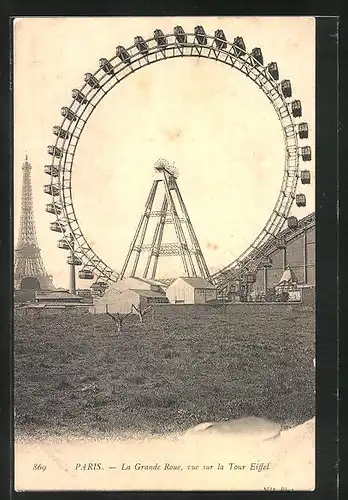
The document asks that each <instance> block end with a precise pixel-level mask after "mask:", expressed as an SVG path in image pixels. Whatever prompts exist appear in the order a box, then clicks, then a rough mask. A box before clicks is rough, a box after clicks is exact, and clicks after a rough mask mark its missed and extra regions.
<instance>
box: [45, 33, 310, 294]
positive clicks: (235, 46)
mask: <svg viewBox="0 0 348 500" xmlns="http://www.w3.org/2000/svg"><path fill="white" fill-rule="evenodd" d="M177 57H200V58H205V59H211V60H213V61H216V62H219V63H222V64H226V65H228V66H230V67H231V68H234V69H236V70H238V71H240V72H241V73H243V74H244V75H246V76H247V77H248V78H249V79H250V80H252V81H253V82H254V83H255V85H256V86H257V88H258V89H260V90H261V91H262V92H263V93H264V95H265V96H266V97H267V99H268V100H269V101H270V103H271V105H272V106H273V108H274V111H275V113H276V116H277V117H278V119H279V122H280V125H281V127H282V130H283V137H284V149H285V160H284V168H283V179H282V183H281V186H280V190H279V196H278V198H277V201H276V203H275V206H274V209H273V210H272V213H271V214H270V216H269V218H268V220H267V221H266V223H265V225H264V227H263V229H262V231H261V232H260V233H259V234H258V235H257V236H256V238H255V240H254V241H253V242H252V244H251V245H250V246H249V247H248V248H247V249H246V250H245V251H244V252H243V254H242V255H241V256H239V257H238V259H236V260H235V261H234V262H232V263H230V264H229V265H228V266H226V267H225V268H224V269H222V270H221V271H219V272H218V273H216V274H215V275H213V276H212V280H213V282H214V283H216V284H217V285H218V286H220V285H222V283H223V282H224V281H225V280H226V278H227V277H228V276H229V275H233V274H234V271H235V270H237V269H239V268H240V266H241V263H243V265H245V263H246V262H250V259H252V258H253V256H255V255H256V254H257V252H258V249H260V248H261V247H263V246H264V245H265V243H266V242H267V240H269V239H270V238H271V239H272V238H274V237H275V236H276V235H277V234H278V233H279V231H280V230H281V229H282V227H283V225H284V222H285V220H286V219H287V217H288V215H289V212H290V209H291V206H292V204H293V201H294V199H295V197H296V195H295V193H296V187H297V183H298V178H299V163H300V156H302V159H303V160H310V159H311V150H310V146H306V147H302V148H301V147H300V146H299V138H300V139H301V138H307V137H308V125H307V124H306V123H301V124H296V120H295V118H297V117H299V116H301V114H302V109H301V102H300V101H298V100H295V101H291V100H290V98H291V97H292V90H291V84H290V81H289V80H283V81H282V82H279V81H278V80H279V73H278V67H277V63H275V62H271V63H269V64H268V65H264V62H263V56H262V52H261V50H260V49H259V48H255V49H253V50H252V51H251V52H248V51H247V50H246V48H245V45H244V41H243V39H242V38H241V37H237V38H235V39H234V41H233V43H231V42H228V41H227V40H226V37H225V35H224V33H223V31H222V30H217V31H216V32H215V34H214V36H211V35H208V34H206V33H205V32H204V29H203V28H202V27H201V26H197V27H196V28H195V30H194V33H185V32H184V30H183V29H182V28H181V27H176V28H175V29H174V32H173V33H169V34H163V32H162V31H161V30H155V32H154V36H153V37H152V38H149V39H147V40H144V39H143V38H142V37H135V43H134V45H132V46H130V47H128V48H127V49H125V48H124V47H122V46H119V47H117V49H116V55H114V56H113V57H111V58H110V59H106V58H102V59H100V61H99V68H98V69H97V70H96V71H95V72H94V73H86V74H85V83H84V84H83V85H82V86H81V87H80V89H74V90H73V91H72V101H71V103H70V104H69V106H66V107H64V108H62V115H63V120H62V122H61V124H60V126H55V127H54V128H53V132H54V134H55V135H56V136H57V138H56V141H55V145H51V146H49V147H48V152H49V154H51V155H52V158H53V159H52V163H51V165H46V166H45V171H46V173H48V174H49V175H50V176H51V183H50V184H48V185H46V186H45V192H46V193H47V194H50V195H51V196H52V203H50V204H48V205H47V206H46V210H47V211H48V212H50V213H53V214H55V216H56V221H55V222H53V223H51V229H52V230H54V231H57V232H60V233H62V235H63V239H62V240H60V242H59V243H58V246H59V247H60V248H65V249H69V248H70V249H71V250H72V244H71V237H72V239H73V241H74V249H73V251H74V254H75V256H76V262H77V263H78V264H80V265H82V266H83V269H82V271H80V273H82V275H81V276H80V277H86V278H89V279H92V278H93V277H97V278H99V279H101V280H102V281H104V282H105V283H107V282H110V281H117V279H118V273H117V272H116V271H114V270H113V269H112V268H111V267H110V266H109V265H107V264H106V263H105V262H104V261H103V259H101V258H100V257H99V256H98V255H97V254H96V253H95V252H94V250H93V249H92V247H91V246H90V245H89V243H88V242H87V240H86V238H85V236H84V234H83V232H82V230H81V228H80V226H79V223H78V219H77V216H76V213H75V209H74V205H73V195H72V170H73V164H74V156H75V153H76V149H77V146H78V143H79V140H80V137H81V134H82V133H83V130H84V128H85V126H86V124H87V122H88V120H89V119H90V117H91V116H92V114H93V112H94V110H95V109H96V107H97V106H98V104H99V103H100V102H101V101H102V100H103V99H104V97H105V96H106V95H107V94H108V93H109V92H110V91H111V90H112V89H113V88H114V87H115V86H116V85H118V84H119V83H121V82H122V81H123V80H124V79H126V78H127V77H128V76H130V75H132V74H133V73H135V72H136V71H138V70H140V69H142V68H144V67H146V66H149V65H150V64H153V63H156V62H161V61H166V60H168V59H173V58H177ZM300 127H302V128H304V129H305V131H304V132H302V134H301V130H300ZM301 180H302V179H301ZM297 196H304V195H297Z"/></svg>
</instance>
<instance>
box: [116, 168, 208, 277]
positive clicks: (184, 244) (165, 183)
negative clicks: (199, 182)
mask: <svg viewBox="0 0 348 500" xmlns="http://www.w3.org/2000/svg"><path fill="white" fill-rule="evenodd" d="M155 171H156V177H155V180H154V181H153V184H152V187H151V190H150V193H149V196H148V198H147V201H146V204H145V210H144V212H143V215H142V216H141V218H140V221H139V224H138V226H137V229H136V231H135V234H134V237H133V240H132V243H131V245H130V247H129V250H128V253H127V256H126V259H125V262H124V264H123V267H122V269H121V272H120V274H119V277H118V280H121V279H123V278H124V277H128V276H129V277H135V276H136V277H140V276H139V275H140V274H141V270H140V266H139V260H140V256H141V254H142V253H147V254H148V255H147V258H146V260H145V265H144V266H143V271H142V277H143V278H145V279H146V278H150V279H155V278H156V272H157V266H158V261H159V258H160V257H161V256H179V257H180V258H181V261H182V265H183V268H184V274H183V276H185V277H202V278H205V279H209V278H210V274H209V270H208V267H207V264H206V262H205V259H204V256H203V253H202V250H201V248H200V246H199V242H198V239H197V236H196V234H195V231H194V229H193V226H192V223H191V220H190V217H189V215H188V212H187V209H186V206H185V204H184V201H183V198H182V196H181V193H180V190H179V187H178V184H177V182H176V179H177V177H178V172H177V169H176V168H175V167H174V166H173V165H171V164H170V163H169V162H168V161H167V160H163V159H159V160H157V162H156V163H155ZM160 187H162V188H163V189H162V197H160V196H158V194H159V192H160ZM155 200H156V201H157V202H158V201H162V203H161V204H160V205H159V207H160V209H159V210H156V209H155V208H154V206H155ZM152 218H154V219H155V220H156V223H155V227H154V230H153V232H152V233H151V231H150V230H149V221H150V219H152ZM168 225H171V227H172V228H173V227H174V234H175V236H174V237H175V240H176V241H174V242H170V243H162V241H163V235H164V232H165V227H168ZM148 233H151V234H150V236H151V239H150V242H149V243H146V236H147V234H148Z"/></svg>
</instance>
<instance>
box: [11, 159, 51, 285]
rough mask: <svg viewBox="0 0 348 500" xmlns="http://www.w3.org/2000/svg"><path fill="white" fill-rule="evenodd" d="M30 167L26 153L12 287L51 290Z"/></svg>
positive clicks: (23, 165)
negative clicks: (37, 222) (40, 243)
mask: <svg viewBox="0 0 348 500" xmlns="http://www.w3.org/2000/svg"><path fill="white" fill-rule="evenodd" d="M31 168H32V167H31V164H30V162H29V161H28V155H26V156H25V161H24V163H23V164H22V170H23V180H22V199H21V215H20V223H19V237H18V242H17V246H16V249H15V257H14V288H15V289H16V290H20V289H22V290H23V289H25V290H33V289H37V290H38V289H39V290H40V289H41V290H52V289H54V286H53V283H52V276H49V275H48V274H47V271H46V269H45V266H44V263H43V260H42V257H41V253H40V248H39V244H38V240H37V235H36V228H35V220H34V210H33V194H32V186H31Z"/></svg>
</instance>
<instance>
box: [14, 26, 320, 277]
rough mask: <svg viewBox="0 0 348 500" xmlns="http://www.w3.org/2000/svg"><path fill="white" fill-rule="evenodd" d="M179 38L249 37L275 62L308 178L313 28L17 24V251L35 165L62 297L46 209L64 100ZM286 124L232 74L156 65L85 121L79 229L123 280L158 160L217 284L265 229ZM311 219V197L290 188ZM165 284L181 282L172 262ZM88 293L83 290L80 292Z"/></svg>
mask: <svg viewBox="0 0 348 500" xmlns="http://www.w3.org/2000/svg"><path fill="white" fill-rule="evenodd" d="M178 24H180V25H182V26H183V28H184V29H185V30H186V31H187V32H192V31H193V28H194V27H195V26H196V25H200V24H201V25H203V26H204V28H205V30H206V32H207V33H209V34H213V33H214V31H215V30H216V29H219V28H221V29H223V30H224V32H225V35H226V38H227V39H228V40H229V41H232V40H233V38H234V37H236V36H242V37H243V38H244V41H245V44H246V46H247V49H249V50H251V49H252V48H253V47H261V49H262V52H263V57H264V61H265V64H267V63H268V62H271V61H276V62H277V63H278V67H279V72H280V80H282V79H285V78H286V79H290V80H291V82H292V88H293V97H294V98H298V99H300V100H301V102H302V108H303V117H302V118H301V119H300V121H307V122H308V123H309V132H310V138H309V139H308V140H306V141H302V142H301V145H307V144H308V145H310V146H311V147H312V156H313V161H312V162H311V163H310V164H308V163H306V164H304V165H303V168H308V167H309V168H310V169H311V174H312V178H313V181H314V174H315V151H314V148H315V128H314V126H315V21H314V19H313V18H306V17H295V18H290V17H289V18H286V17H284V18H276V17H272V18H246V17H242V18H235V17H220V18H214V17H206V18H190V17H185V18H172V17H166V18H160V17H158V18H24V19H17V20H16V22H15V43H14V165H13V168H14V238H15V243H16V242H17V238H18V229H19V215H20V195H21V182H22V179H21V176H22V171H21V164H22V162H23V160H24V157H25V154H26V153H27V154H28V156H29V160H30V161H31V163H32V167H33V168H32V183H33V197H34V213H35V221H36V229H37V235H38V239H39V245H40V248H41V253H42V257H43V260H44V263H45V266H46V269H47V271H48V273H49V274H52V275H53V277H54V284H55V285H56V286H62V287H67V286H68V273H69V269H68V265H67V264H66V262H65V261H66V256H67V253H66V252H64V251H63V250H60V249H58V248H57V240H58V239H59V233H54V232H52V231H50V230H49V223H50V222H51V221H52V220H54V218H53V217H54V216H52V215H50V214H48V213H47V212H45V210H44V206H45V204H46V203H49V202H50V197H49V196H48V195H46V194H44V193H43V185H44V184H46V183H49V182H50V178H49V176H47V174H45V173H44V170H43V166H44V165H45V164H49V163H50V158H51V157H50V156H49V155H48V154H47V145H49V144H54V141H55V136H54V135H53V134H52V127H53V126H54V125H59V124H60V122H61V115H60V108H61V107H62V106H64V105H68V104H69V103H70V101H71V90H72V89H73V88H79V87H80V86H81V85H82V83H83V76H84V73H86V72H94V70H95V69H96V68H97V67H98V61H99V59H100V58H101V57H106V58H110V57H112V56H113V55H114V54H115V48H116V46H117V45H123V46H125V47H127V46H130V45H132V44H133V40H134V37H135V36H136V35H142V36H143V37H144V38H149V37H151V36H152V33H153V31H154V29H156V28H160V29H162V31H163V32H164V33H166V32H167V33H171V32H172V31H173V27H174V26H176V25H178ZM284 154H285V152H284V142H283V137H282V130H281V126H280V122H279V121H278V119H277V116H276V114H275V111H274V109H273V108H272V106H271V104H270V102H269V101H268V99H267V98H266V96H265V95H264V94H263V92H262V91H261V90H259V89H258V88H257V87H256V85H255V84H254V83H253V82H252V81H250V80H249V79H248V78H246V77H245V76H244V75H243V74H241V73H239V72H238V71H237V70H235V69H231V68H230V67H228V66H226V65H223V64H220V63H218V62H216V61H210V60H202V59H198V58H184V59H181V58H180V59H179V58H178V59H174V60H171V61H165V62H160V63H158V64H153V65H151V66H149V67H146V68H144V69H142V70H141V71H138V72H137V73H135V74H133V75H131V76H130V77H128V78H126V79H125V80H124V81H123V82H121V83H120V84H119V85H116V87H115V88H114V89H113V90H112V91H111V92H110V93H109V94H108V96H107V97H106V98H105V99H104V100H103V101H102V102H101V104H100V105H99V106H98V107H97V109H96V110H95V112H94V114H93V115H92V117H91V119H90V120H89V122H88V124H87V126H86V128H85V130H84V133H83V135H82V137H81V140H80V143H79V146H78V148H77V151H76V155H75V161H74V167H73V176H72V186H73V203H74V207H75V212H76V215H77V218H78V221H79V224H80V227H81V229H82V231H83V233H84V235H85V237H86V239H87V241H88V242H89V243H90V245H91V246H92V248H93V249H94V251H95V252H96V253H97V254H98V255H99V257H101V258H102V259H103V260H105V262H107V263H108V264H109V265H110V266H111V267H113V268H114V269H120V268H121V267H122V264H123V261H124V259H125V255H126V252H127V249H128V247H129V244H130V242H131V239H132V237H133V234H134V231H135V227H136V224H137V222H138V220H139V218H140V216H141V213H142V210H143V209H144V205H145V201H146V198H147V196H148V193H149V191H150V188H151V184H152V182H153V175H154V172H153V165H154V162H155V161H156V159H157V158H167V159H168V160H170V161H173V162H175V165H176V166H177V168H178V170H179V177H178V185H179V188H180V190H181V193H182V196H183V198H184V201H185V204H186V207H187V209H188V212H189V214H190V217H191V221H192V223H193V227H194V229H195V231H196V234H197V236H198V239H199V242H200V245H201V248H202V250H203V253H204V255H205V258H206V261H207V264H208V267H209V268H210V270H211V271H215V270H217V269H218V268H221V267H223V266H225V265H227V264H228V263H230V262H231V261H232V260H234V259H235V258H237V257H238V255H240V254H241V253H242V252H243V251H244V250H245V248H246V247H247V246H248V244H250V243H251V242H252V241H253V239H254V238H255V236H257V234H258V232H259V231H260V230H261V229H262V227H263V226H264V224H265V222H266V220H267V219H268V217H269V215H270V213H271V211H272V209H273V207H274V205H275V202H276V199H277V197H278V192H279V189H280V185H281V181H282V175H283V166H284ZM298 192H303V193H305V194H306V197H307V207H306V208H302V209H299V208H298V207H296V206H295V204H294V206H293V208H292V212H291V213H292V214H293V215H295V216H297V217H299V218H301V217H303V216H305V215H307V214H308V213H310V212H313V211H314V209H315V185H314V182H312V184H311V185H310V186H309V187H308V186H302V185H301V184H300V183H299V185H298ZM162 265H163V273H164V274H167V275H172V274H173V273H174V274H175V273H176V265H177V264H174V259H172V258H166V260H163V264H162ZM88 284H89V283H87V284H86V282H85V281H80V282H78V286H80V287H86V286H88Z"/></svg>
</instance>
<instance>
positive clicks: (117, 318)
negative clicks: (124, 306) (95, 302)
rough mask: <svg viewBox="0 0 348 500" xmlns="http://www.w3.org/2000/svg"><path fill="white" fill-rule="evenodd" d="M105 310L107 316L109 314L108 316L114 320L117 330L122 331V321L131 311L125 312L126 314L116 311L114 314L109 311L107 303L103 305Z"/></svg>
mask: <svg viewBox="0 0 348 500" xmlns="http://www.w3.org/2000/svg"><path fill="white" fill-rule="evenodd" d="M105 312H106V314H107V315H108V316H110V318H112V319H113V320H114V321H115V322H116V325H117V331H118V332H121V331H122V323H123V321H124V320H125V319H126V318H127V316H129V315H130V314H132V311H131V312H129V313H127V314H120V313H116V315H115V314H111V313H109V306H108V304H106V305H105Z"/></svg>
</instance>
